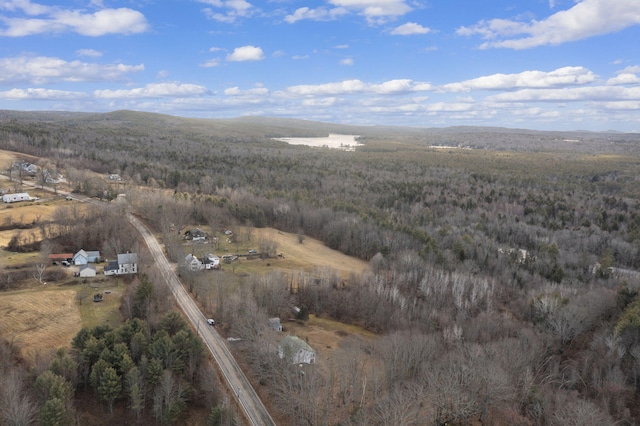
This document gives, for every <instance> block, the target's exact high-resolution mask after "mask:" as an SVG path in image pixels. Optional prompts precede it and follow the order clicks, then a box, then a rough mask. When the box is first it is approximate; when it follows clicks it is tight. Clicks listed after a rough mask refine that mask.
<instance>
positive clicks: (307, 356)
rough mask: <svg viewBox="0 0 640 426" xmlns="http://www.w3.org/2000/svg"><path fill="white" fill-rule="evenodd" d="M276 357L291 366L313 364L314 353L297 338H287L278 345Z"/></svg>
mask: <svg viewBox="0 0 640 426" xmlns="http://www.w3.org/2000/svg"><path fill="white" fill-rule="evenodd" d="M278 356H279V357H280V358H281V359H287V360H290V361H291V362H292V363H293V364H315V362H316V351H315V350H313V348H312V347H311V346H309V344H308V343H307V342H305V341H304V340H302V339H301V338H299V337H298V336H287V337H285V338H284V339H282V340H281V341H280V344H279V345H278Z"/></svg>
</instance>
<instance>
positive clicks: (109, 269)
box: [104, 253, 138, 275]
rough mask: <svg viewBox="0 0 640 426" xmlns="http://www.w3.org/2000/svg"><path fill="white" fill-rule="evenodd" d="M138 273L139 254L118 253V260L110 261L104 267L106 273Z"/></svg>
mask: <svg viewBox="0 0 640 426" xmlns="http://www.w3.org/2000/svg"><path fill="white" fill-rule="evenodd" d="M137 273H138V254H137V253H123V254H119V255H118V259H117V260H112V261H111V262H108V264H107V266H105V267H104V274H105V275H126V274H137Z"/></svg>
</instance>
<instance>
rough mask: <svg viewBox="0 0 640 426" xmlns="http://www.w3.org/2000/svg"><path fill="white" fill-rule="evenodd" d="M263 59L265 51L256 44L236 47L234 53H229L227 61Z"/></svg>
mask: <svg viewBox="0 0 640 426" xmlns="http://www.w3.org/2000/svg"><path fill="white" fill-rule="evenodd" d="M262 59H264V52H263V51H262V49H261V48H259V47H255V46H242V47H236V48H235V49H233V53H230V54H229V55H227V61H230V62H243V61H260V60H262Z"/></svg>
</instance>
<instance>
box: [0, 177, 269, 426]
mask: <svg viewBox="0 0 640 426" xmlns="http://www.w3.org/2000/svg"><path fill="white" fill-rule="evenodd" d="M0 178H4V179H8V177H7V176H4V175H2V174H0ZM23 184H25V185H29V186H32V187H37V186H39V185H37V183H34V182H23ZM41 189H44V190H46V191H50V192H55V190H54V189H53V188H50V187H47V186H45V187H44V188H41ZM58 194H62V195H71V194H70V193H69V192H67V191H58ZM73 198H74V199H76V200H78V201H84V202H92V203H101V202H99V201H97V200H93V199H90V198H87V197H83V196H76V195H75V194H74V196H73ZM128 218H129V221H130V222H131V224H132V225H133V226H134V227H135V228H136V229H137V230H138V232H140V234H141V235H142V237H143V238H144V240H145V242H146V244H147V246H148V247H149V251H150V252H151V255H152V256H153V259H154V260H155V262H156V265H157V267H158V270H160V271H161V273H162V276H163V277H164V279H165V281H166V282H167V285H168V286H169V288H170V289H171V292H172V293H173V295H174V297H175V298H176V301H177V302H178V305H180V308H182V310H183V312H184V313H185V315H186V316H187V318H188V319H189V321H190V322H191V324H192V325H193V327H194V328H195V329H196V330H197V331H198V334H199V335H200V338H201V339H202V341H203V342H204V344H205V346H206V347H207V348H208V349H209V351H210V352H211V354H212V355H213V358H214V359H215V361H216V363H217V364H218V367H219V368H220V371H221V372H222V374H223V375H224V378H225V379H226V381H227V384H228V385H229V387H230V389H231V390H232V392H233V394H234V395H235V398H236V399H237V401H238V405H240V407H241V408H242V410H243V412H244V414H245V416H246V418H247V419H248V420H249V423H250V424H251V425H255V426H262V425H274V426H275V422H274V421H273V419H272V418H271V416H270V415H269V412H268V411H267V409H266V408H265V406H264V404H262V401H261V400H260V398H259V397H258V394H257V393H256V391H255V390H254V389H253V386H251V383H250V382H249V380H248V379H247V377H246V376H245V375H244V373H243V372H242V370H241V369H240V366H239V365H238V363H237V362H236V360H235V359H234V358H233V355H232V354H231V352H230V351H229V349H228V348H227V346H226V343H225V341H224V339H223V338H222V337H220V335H219V334H218V332H217V331H216V330H215V329H214V328H213V327H211V326H210V325H209V324H207V319H206V318H205V316H204V315H202V312H200V309H198V306H197V305H196V304H195V303H194V301H193V299H191V296H189V294H188V293H187V291H186V290H185V289H184V287H183V286H182V284H181V283H180V280H178V277H177V276H176V274H175V272H174V271H173V269H172V268H171V265H170V264H169V261H168V260H167V258H166V256H165V255H164V252H163V251H162V248H161V247H160V244H159V243H158V240H157V239H156V238H155V236H154V235H153V234H152V233H151V231H149V229H148V228H147V227H146V226H145V225H144V224H143V223H142V222H140V221H139V220H138V219H137V218H136V217H135V216H133V215H132V214H128Z"/></svg>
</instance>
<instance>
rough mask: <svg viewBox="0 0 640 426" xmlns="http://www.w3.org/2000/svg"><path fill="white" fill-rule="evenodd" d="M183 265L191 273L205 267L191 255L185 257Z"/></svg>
mask: <svg viewBox="0 0 640 426" xmlns="http://www.w3.org/2000/svg"><path fill="white" fill-rule="evenodd" d="M184 264H185V265H186V266H187V268H189V269H190V270H192V271H199V270H201V269H204V267H205V266H204V264H203V263H202V262H201V261H200V259H198V258H197V257H195V256H194V255H193V254H188V255H186V256H185V258H184Z"/></svg>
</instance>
